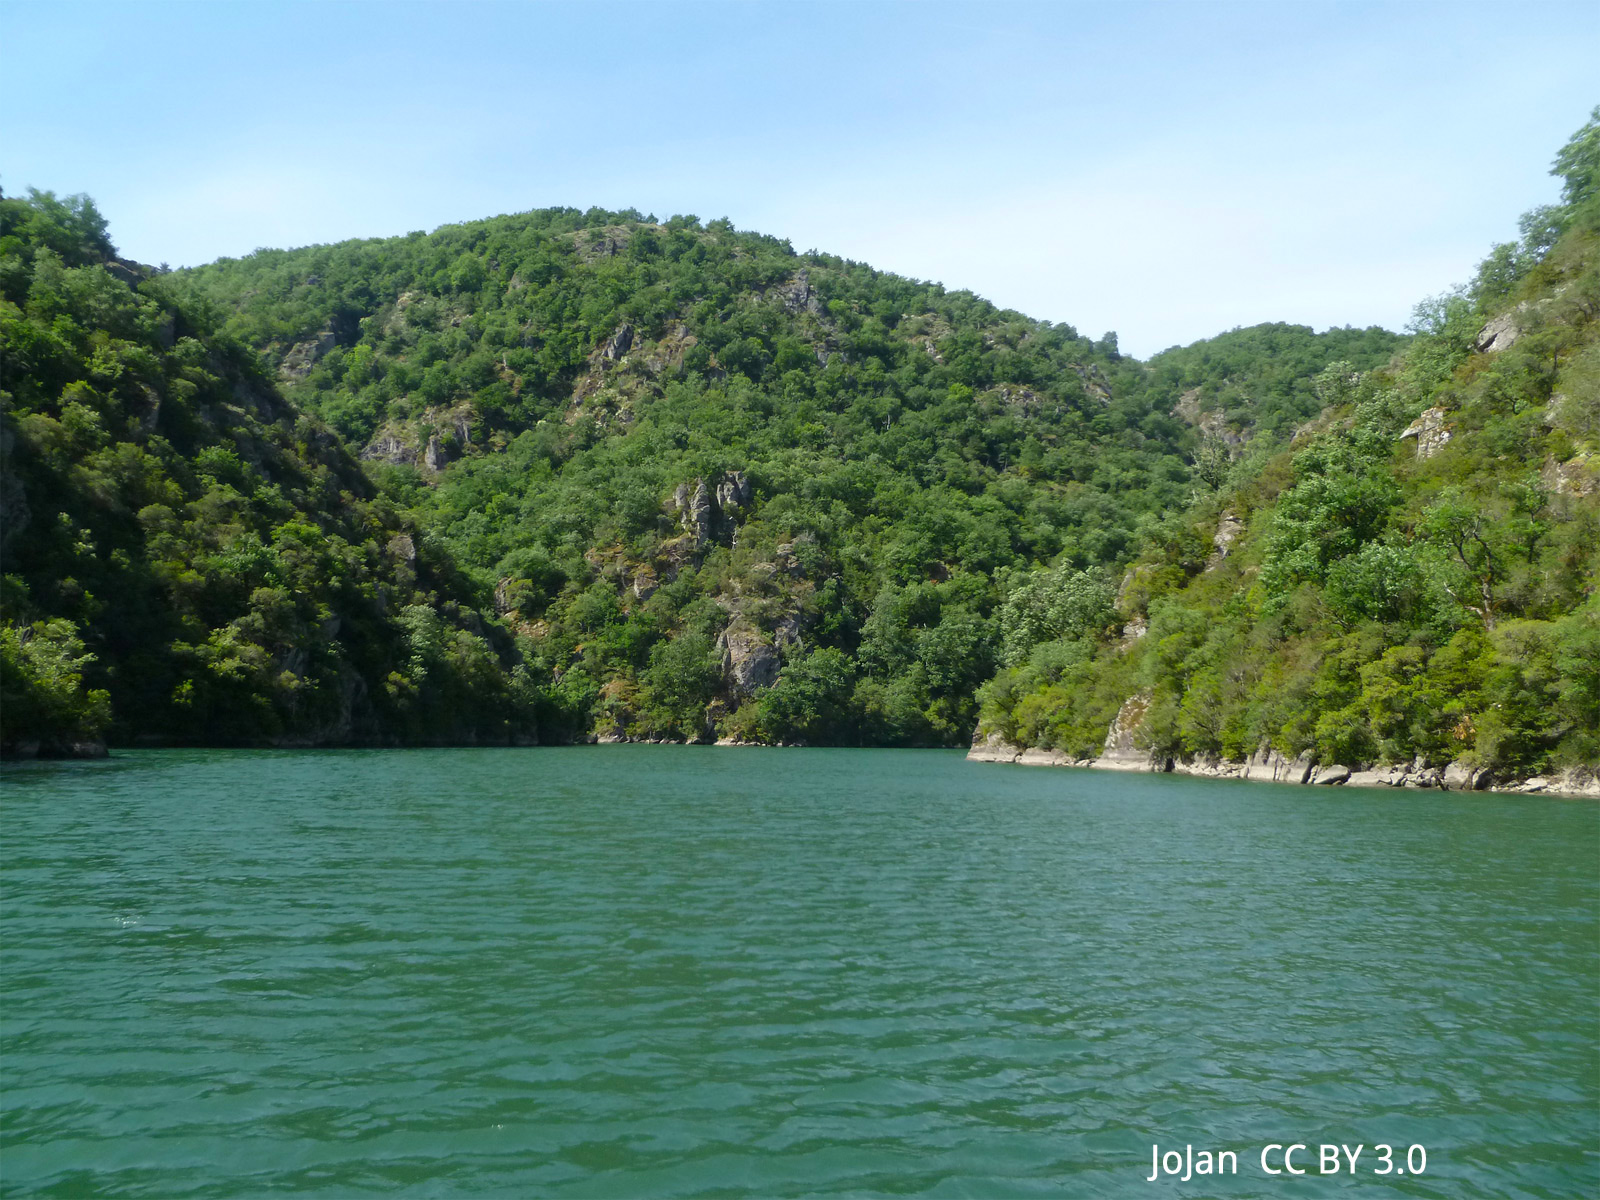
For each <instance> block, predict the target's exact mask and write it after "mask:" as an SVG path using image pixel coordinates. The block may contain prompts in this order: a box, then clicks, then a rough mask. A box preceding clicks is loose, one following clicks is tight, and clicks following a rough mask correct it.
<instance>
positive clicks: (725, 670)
mask: <svg viewBox="0 0 1600 1200" xmlns="http://www.w3.org/2000/svg"><path fill="white" fill-rule="evenodd" d="M717 650H718V651H719V652H720V653H721V655H722V676H723V679H724V681H725V682H726V684H727V687H728V690H729V692H731V693H732V694H733V695H734V696H736V697H740V698H743V697H746V696H750V695H752V694H753V693H755V692H757V691H759V690H761V689H762V688H768V687H771V686H772V685H773V684H774V683H776V682H777V681H778V668H779V667H780V666H781V665H782V660H781V659H780V658H779V655H778V648H777V647H776V646H774V645H772V643H770V642H768V641H767V640H766V638H765V637H763V636H762V634H761V631H760V630H759V629H756V628H755V627H754V626H752V625H749V624H747V623H746V622H744V621H735V622H734V623H733V624H731V625H729V626H728V627H727V628H726V629H724V630H723V631H722V633H721V635H720V636H719V637H718V638H717Z"/></svg>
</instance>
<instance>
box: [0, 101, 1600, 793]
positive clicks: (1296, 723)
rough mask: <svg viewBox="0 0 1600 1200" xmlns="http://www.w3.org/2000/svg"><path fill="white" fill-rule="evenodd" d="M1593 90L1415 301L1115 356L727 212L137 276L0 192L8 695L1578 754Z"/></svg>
mask: <svg viewBox="0 0 1600 1200" xmlns="http://www.w3.org/2000/svg"><path fill="white" fill-rule="evenodd" d="M1594 128H1595V127H1594V125H1593V124H1591V125H1590V126H1589V127H1587V128H1586V130H1585V131H1584V132H1582V133H1580V135H1579V136H1578V137H1577V138H1575V139H1574V141H1573V143H1572V144H1571V145H1570V146H1569V147H1567V149H1566V150H1564V151H1563V152H1562V157H1561V158H1560V159H1559V160H1558V171H1559V173H1560V174H1561V176H1562V178H1563V180H1564V181H1565V183H1566V190H1565V192H1564V194H1563V202H1562V203H1561V204H1560V205H1557V206H1553V207H1550V208H1547V209H1541V210H1539V211H1537V212H1535V213H1532V214H1529V216H1528V217H1526V218H1525V219H1524V221H1523V224H1522V237H1521V238H1520V239H1519V240H1518V241H1517V242H1515V243H1509V244H1507V245H1506V246H1502V247H1497V248H1496V249H1495V250H1494V251H1493V253H1491V255H1490V256H1489V258H1488V259H1487V260H1486V261H1485V263H1484V265H1483V267H1482V269H1481V270H1480V272H1479V274H1478V277H1477V278H1476V279H1475V280H1474V281H1473V283H1472V284H1471V285H1470V286H1469V287H1466V288H1463V289H1462V290H1461V291H1460V292H1459V293H1456V294H1452V295H1449V296H1446V297H1442V298H1440V299H1438V300H1436V301H1431V302H1429V303H1427V304H1425V305H1423V306H1421V307H1420V308H1419V310H1418V318H1417V323H1416V331H1415V332H1416V335H1417V336H1416V337H1415V338H1413V339H1410V340H1408V339H1404V338H1400V337H1398V336H1397V335H1394V334H1390V333H1387V332H1385V331H1383V330H1378V329H1369V330H1351V329H1345V330H1338V329H1336V330H1330V331H1328V332H1326V333H1322V334H1316V333H1313V332H1312V331H1311V330H1308V329H1304V328H1301V327H1297V326H1287V325H1268V326H1259V327H1256V328H1253V329H1239V330H1234V331H1232V332H1231V333H1226V334H1223V335H1221V336H1219V337H1216V338H1213V339H1210V340H1208V341H1205V342H1201V343H1197V344H1196V345H1194V346H1190V347H1185V348H1174V349H1172V350H1169V351H1166V352H1164V353H1163V354H1160V355H1157V356H1156V357H1155V358H1153V359H1152V360H1151V361H1150V362H1149V363H1139V362H1136V361H1134V360H1132V359H1129V358H1126V357H1124V356H1122V355H1120V354H1119V353H1118V352H1117V347H1116V339H1115V336H1114V335H1109V334H1108V335H1106V336H1105V337H1103V338H1100V339H1096V340H1091V339H1089V338H1086V337H1082V336H1080V335H1079V334H1078V333H1077V332H1076V331H1075V330H1073V329H1072V328H1070V327H1067V326H1052V325H1049V324H1047V323H1040V322H1036V321H1031V320H1028V319H1027V318H1024V317H1022V316H1020V315H1018V314H1016V313H1013V312H1006V311H1001V310H998V309H996V308H994V307H993V306H991V305H989V304H987V303H985V302H984V301H982V300H980V299H978V298H977V297H974V296H972V295H970V294H967V293H951V292H946V291H945V290H944V289H942V288H940V287H938V286H935V285H930V284H925V283H919V282H916V281H912V280H906V279H901V278H897V277H894V276H889V275H884V274H881V273H878V272H875V271H872V270H871V269H869V268H867V267H865V266H862V265H860V264H857V263H851V262H847V261H843V260H840V259H837V258H833V257H829V256H826V255H821V254H816V253H811V254H803V255H801V254H796V253H794V251H793V250H792V249H791V248H790V247H789V246H788V245H786V244H784V243H782V242H778V241H775V240H773V239H771V238H766V237H761V236H759V235H755V234H749V233H742V232H739V231H736V230H734V229H733V228H732V227H731V226H730V225H729V224H728V223H727V222H726V221H713V222H709V223H705V224H702V223H701V222H700V221H699V220H697V219H696V218H693V217H674V218H673V219H671V220H669V221H665V222H659V221H656V220H654V219H653V218H650V217H646V216H643V215H641V214H639V213H636V212H625V213H614V212H602V211H599V210H591V211H589V212H586V213H580V212H577V211H574V210H545V211H540V212H533V213H526V214H521V215H518V216H512V217H501V218H495V219H492V220H487V221H481V222H475V223H471V224H467V225H460V226H450V227H446V228H443V229H440V230H437V231H435V232H434V233H433V234H431V235H424V234H420V233H418V234H412V235H409V236H407V237H403V238H394V239H386V240H375V241H362V242H347V243H342V244H340V245H335V246H316V247H308V248H305V249H301V250H294V251H259V252H257V253H256V254H254V255H251V256H249V257H248V258H245V259H239V260H223V261H221V262H218V263H216V264H213V265H211V266H208V267H204V268H200V269H197V270H195V271H190V272H181V273H177V274H163V273H156V272H151V271H148V270H146V269H144V268H139V267H137V266H136V265H135V264H128V263H123V262H121V261H119V260H117V259H116V258H115V256H114V253H113V251H112V248H111V246H110V243H109V242H108V241H107V238H106V230H105V223H104V221H103V220H102V219H101V218H100V216H99V214H98V213H97V212H95V210H94V208H93V206H92V205H91V204H89V203H88V202H87V201H85V200H82V199H81V198H80V199H74V200H69V201H60V200H57V199H56V198H54V197H52V196H50V195H48V194H38V193H35V194H34V195H32V196H31V197H30V198H28V199H9V200H3V201H0V297H3V299H0V323H3V324H0V333H3V337H4V362H3V372H4V374H3V378H0V387H3V389H4V402H5V413H4V426H3V438H4V441H3V449H4V452H5V465H4V476H3V484H0V502H3V505H4V514H3V515H4V522H3V525H0V532H3V534H4V539H5V540H4V545H3V554H4V575H5V594H4V597H3V601H4V606H5V625H4V629H3V636H0V684H3V689H4V691H3V696H0V703H3V705H4V711H3V716H4V720H5V735H4V738H5V742H6V744H7V745H8V747H11V748H15V747H17V746H20V745H25V744H30V743H39V744H41V745H43V746H46V747H51V746H54V747H56V748H64V747H66V746H69V745H71V744H73V743H77V742H82V741H86V740H93V738H94V737H95V736H97V735H98V734H101V733H104V732H107V731H109V733H110V735H111V736H112V737H113V738H115V739H122V740H128V739H133V738H137V737H140V736H145V735H150V736H157V737H161V738H166V739H172V740H181V741H192V742H274V741H275V742H280V743H283V742H288V743H295V742H298V743H339V742H384V741H391V742H393V741H426V740H433V741H471V740H479V741H483V740H500V741H503V740H508V739H519V738H520V739H525V738H529V737H531V736H533V735H534V732H535V729H536V728H537V730H538V734H539V736H541V737H543V738H545V739H546V740H552V739H581V738H586V737H595V736H600V737H632V738H657V739H674V740H684V739H691V740H698V739H706V738H711V737H719V736H720V737H731V738H736V739H748V740H760V741H781V742H810V743H844V744H863V743H864V744H902V745H905V744H913V745H929V744H958V743H962V742H965V741H966V740H967V739H968V738H969V737H971V736H972V733H973V729H974V726H975V725H978V724H979V718H980V714H981V718H982V726H983V729H982V732H985V733H988V732H995V733H999V734H1001V735H1003V736H1005V737H1006V738H1008V739H1010V740H1013V741H1015V742H1019V743H1023V744H1031V745H1040V746H1050V747H1057V748H1060V749H1063V750H1067V751H1070V752H1071V753H1073V754H1078V755H1090V754H1092V753H1093V752H1094V751H1095V750H1096V749H1097V748H1098V747H1099V746H1100V744H1101V743H1102V742H1103V741H1104V739H1105V736H1106V731H1107V727H1108V725H1109V724H1110V723H1111V721H1112V718H1113V716H1114V715H1115V714H1116V713H1117V712H1118V711H1119V709H1121V708H1122V707H1123V705H1124V702H1125V701H1127V700H1128V698H1129V697H1130V696H1136V695H1137V696H1140V697H1142V700H1141V707H1142V708H1143V709H1144V712H1145V716H1144V719H1143V722H1142V725H1141V727H1140V729H1139V732H1138V736H1139V738H1140V739H1141V740H1142V742H1143V743H1145V744H1147V745H1148V748H1149V750H1150V752H1151V753H1152V754H1154V755H1166V756H1206V755H1215V756H1230V757H1241V756H1243V755H1246V754H1248V753H1250V752H1252V751H1254V750H1256V749H1258V748H1259V747H1260V746H1262V745H1263V744H1270V745H1273V746H1276V747H1278V748H1279V749H1280V750H1282V751H1284V752H1285V753H1289V754H1300V753H1309V754H1312V755H1314V756H1316V757H1318V758H1320V759H1322V760H1323V761H1327V762H1333V761H1340V762H1346V763H1350V764H1354V763H1357V762H1373V761H1380V760H1390V761H1402V760H1404V761H1409V760H1410V759H1412V758H1415V757H1422V758H1425V759H1429V760H1434V761H1449V760H1453V759H1460V758H1465V759H1469V760H1472V761H1474V762H1475V763H1477V764H1479V765H1484V766H1489V767H1492V768H1494V769H1495V770H1498V771H1502V772H1517V771H1532V770H1538V769H1543V768H1545V767H1547V766H1551V765H1558V764H1561V763H1574V762H1593V761H1594V760H1595V759H1596V758H1597V757H1600V743H1597V742H1596V734H1595V730H1596V729H1597V727H1600V707H1597V706H1600V611H1597V607H1596V606H1597V604H1600V601H1597V599H1596V597H1595V581H1596V577H1597V573H1600V572H1597V568H1600V560H1597V557H1596V556H1597V553H1600V551H1597V547H1600V487H1597V485H1596V478H1597V476H1596V467H1595V463H1596V460H1595V458H1594V454H1595V451H1596V444H1597V438H1600V402H1597V399H1596V395H1597V386H1600V337H1597V335H1596V325H1595V319H1596V316H1597V315H1600V264H1597V255H1600V220H1597V217H1596V208H1597V204H1600V201H1597V200H1596V199H1595V194H1594V193H1595V184H1594V176H1595V161H1594V160H1595V144H1596V137H1595V134H1594ZM346 447H350V449H347V448H346ZM352 451H354V452H355V453H352ZM357 455H359V459H360V460H364V461H358V459H357Z"/></svg>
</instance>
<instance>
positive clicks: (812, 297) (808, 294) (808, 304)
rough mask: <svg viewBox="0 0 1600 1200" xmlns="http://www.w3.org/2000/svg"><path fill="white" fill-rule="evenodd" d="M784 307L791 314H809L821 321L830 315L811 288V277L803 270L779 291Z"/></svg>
mask: <svg viewBox="0 0 1600 1200" xmlns="http://www.w3.org/2000/svg"><path fill="white" fill-rule="evenodd" d="M778 297H779V299H781V300H782V301H783V307H784V308H785V309H787V310H788V311H789V312H791V313H799V312H809V313H810V314H811V315H812V316H814V317H816V318H818V319H819V320H820V319H822V318H824V317H826V316H827V315H828V309H827V305H826V304H825V303H824V302H823V299H822V297H821V296H819V295H818V294H817V293H816V292H815V291H813V290H812V287H811V275H810V273H809V272H807V271H805V270H801V271H800V272H799V273H798V274H796V275H795V277H794V278H793V279H792V280H790V282H789V283H787V284H785V285H784V286H783V287H782V288H780V289H779V291H778Z"/></svg>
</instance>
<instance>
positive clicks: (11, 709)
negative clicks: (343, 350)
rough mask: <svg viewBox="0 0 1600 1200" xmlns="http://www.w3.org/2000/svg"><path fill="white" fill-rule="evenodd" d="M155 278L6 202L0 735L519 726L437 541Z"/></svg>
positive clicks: (40, 741) (529, 728)
mask: <svg viewBox="0 0 1600 1200" xmlns="http://www.w3.org/2000/svg"><path fill="white" fill-rule="evenodd" d="M171 282H172V281H171V280H170V278H163V277H157V276H155V275H154V274H153V273H152V272H150V271H149V270H147V269H145V268H142V267H140V266H138V265H137V264H134V263H127V262H123V261H121V260H119V259H117V258H116V257H115V254H114V252H113V250H112V247H111V244H110V242H109V241H108V239H107V237H106V230H105V221H104V219H103V218H101V217H100V215H99V213H98V212H97V211H96V210H95V208H94V206H93V205H92V204H91V203H89V202H88V201H86V200H84V199H82V198H76V199H74V200H70V201H60V200H57V199H56V198H55V197H53V196H51V195H49V194H42V195H41V194H37V193H36V194H34V195H33V196H32V197H31V198H29V199H16V198H10V199H4V200H0V344H3V350H4V353H3V357H0V388H3V399H4V411H3V416H0V507H3V513H0V554H3V562H4V597H3V601H4V609H5V625H4V627H3V630H0V689H3V691H0V709H3V716H4V722H5V727H4V733H3V737H0V745H3V748H4V750H5V751H6V752H8V753H19V752H26V753H35V752H43V753H52V752H54V753H61V752H69V751H72V750H74V749H77V750H78V751H79V752H82V751H85V750H88V749H92V748H93V747H94V746H95V745H96V744H97V743H98V742H99V741H100V739H102V738H104V737H109V738H111V739H112V740H113V741H117V742H121V743H128V742H131V741H138V740H155V741H165V742H179V743H212V744H217V743H221V744H323V743H330V742H332V743H344V742H399V741H433V740H444V741H463V740H464V741H474V740H489V741H501V742H504V741H507V740H512V739H527V738H529V737H532V736H533V735H534V729H535V711H534V710H535V709H536V707H537V701H536V698H535V697H534V696H533V695H532V693H531V691H530V689H529V688H527V687H525V686H522V685H521V684H520V683H519V681H520V680H521V679H522V678H523V676H522V675H518V674H516V673H515V672H514V670H513V668H514V666H515V663H516V661H517V660H516V654H515V648H514V645H513V640H512V638H511V636H510V635H509V634H508V633H507V632H506V631H505V630H504V629H503V628H501V627H499V626H498V625H497V624H496V623H495V622H493V621H492V620H486V619H485V618H483V617H482V616H481V615H480V614H479V613H477V612H476V611H474V609H473V606H472V600H471V594H470V589H469V588H467V587H466V586H465V585H464V583H463V581H462V580H460V579H459V578H458V575H457V572H456V570H455V567H454V566H453V564H452V563H451V561H450V558H449V555H448V553H447V552H446V551H443V550H441V549H439V548H438V547H436V546H434V545H433V544H432V542H431V541H430V540H429V539H428V538H427V537H426V536H425V535H423V534H422V533H421V531H420V530H419V529H418V528H417V527H416V525H415V524H414V523H413V522H412V521H411V520H410V519H409V518H407V517H406V516H405V515H403V514H402V513H401V512H400V511H399V510H398V509H397V508H396V507H395V505H394V504H392V503H391V502H389V501H387V500H385V499H384V498H382V497H381V496H380V495H379V494H378V492H377V489H376V488H374V486H373V485H372V483H371V482H370V481H369V480H368V478H367V477H366V476H365V474H363V472H362V470H361V468H360V466H359V464H358V463H357V462H356V460H355V459H354V458H353V457H352V456H351V455H350V454H349V453H348V452H347V451H346V450H345V448H344V447H343V445H342V444H341V443H340V441H339V439H338V437H337V436H336V435H335V434H333V433H332V432H331V431H330V430H329V429H327V428H326V426H324V425H323V424H322V423H321V422H319V421H317V420H315V419H313V418H310V417H307V416H304V415H302V414H301V413H300V412H298V411H297V410H296V409H295V407H294V406H293V405H292V404H290V403H289V402H287V401H286V400H285V399H284V398H283V396H282V395H281V394H280V392H279V391H278V389H277V388H276V386H275V384H274V383H273V381H272V380H271V379H270V378H268V377H267V376H266V375H265V374H264V373H263V371H262V368H261V366H260V364H259V362H258V360H257V358H256V356H255V355H254V354H253V353H252V352H251V351H250V350H248V349H247V348H245V347H243V346H241V345H239V344H237V343H236V342H234V341H233V340H231V339H229V338H228V337H226V336H223V335H219V334H218V333H217V332H216V331H215V330H214V329H213V328H212V326H211V324H210V322H209V321H208V320H207V319H206V317H205V315H204V313H203V312H201V311H199V310H198V309H196V308H195V307H194V306H193V305H191V304H189V303H187V302H186V301H184V300H183V299H182V298H181V296H180V295H179V293H178V292H177V291H176V290H175V289H173V287H172V286H171Z"/></svg>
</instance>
